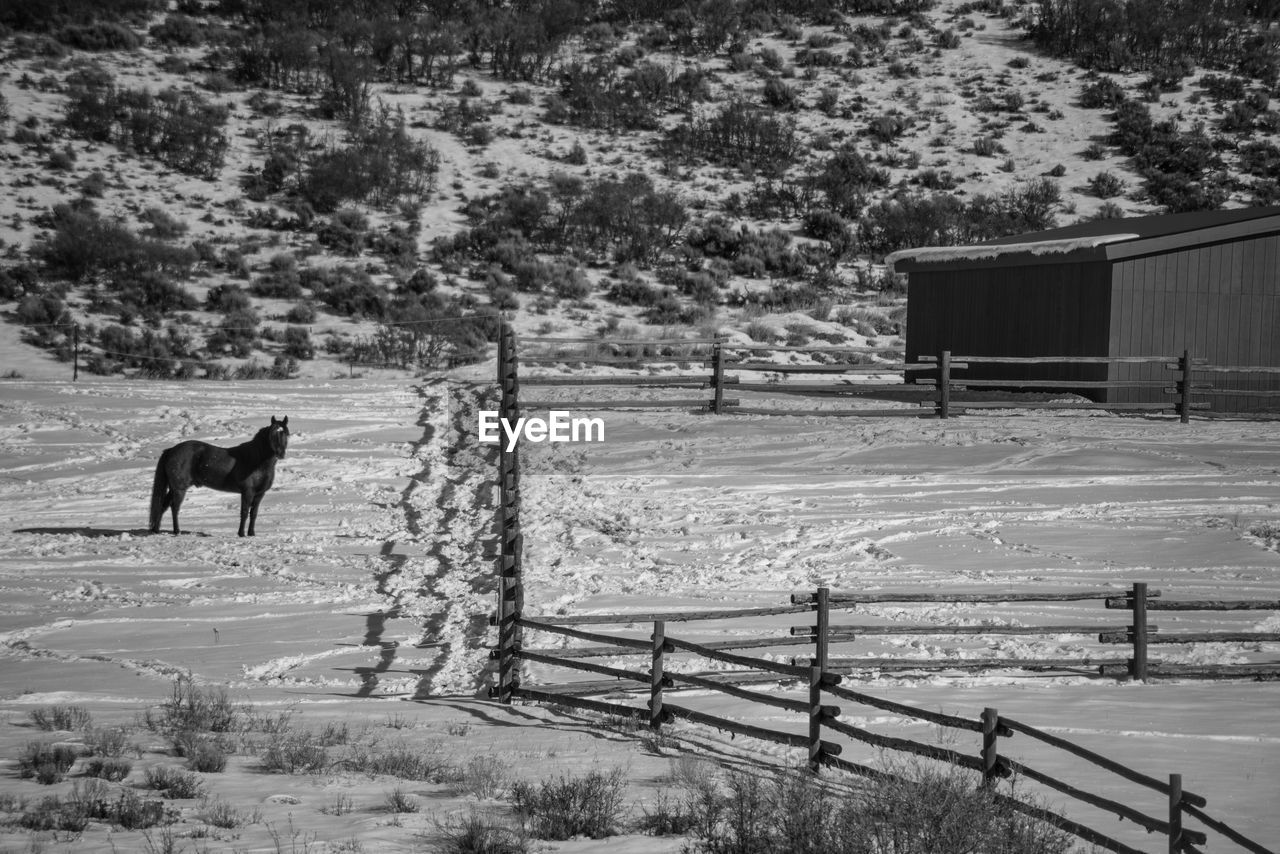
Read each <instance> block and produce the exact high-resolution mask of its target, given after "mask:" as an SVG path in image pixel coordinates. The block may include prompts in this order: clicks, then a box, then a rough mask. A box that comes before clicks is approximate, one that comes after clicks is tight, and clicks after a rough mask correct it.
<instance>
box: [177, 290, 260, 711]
mask: <svg viewBox="0 0 1280 854" xmlns="http://www.w3.org/2000/svg"><path fill="white" fill-rule="evenodd" d="M257 344H258V315H257V314H256V313H255V312H254V311H252V310H251V309H236V310H234V311H229V312H227V314H226V315H224V316H223V318H222V323H221V324H219V326H218V328H217V329H216V330H215V331H214V332H213V334H212V335H210V336H209V338H208V347H209V350H210V352H219V351H229V352H230V354H231V355H232V356H234V357H236V358H237V359H243V358H245V357H246V356H248V355H249V354H250V353H252V352H253V350H254V348H255V347H256V346H257ZM222 691H223V694H222V699H223V700H225V699H226V689H222ZM205 711H208V712H209V713H211V714H212V715H215V716H216V715H219V714H221V713H222V712H223V711H226V712H228V713H230V714H232V715H233V718H232V720H233V721H234V716H235V715H236V714H237V713H236V712H235V711H234V707H231V706H230V705H229V704H228V706H227V707H226V709H219V708H210V709H207V710H206V709H200V710H197V711H196V712H195V713H196V714H197V715H199V714H203V713H204V712H205ZM228 726H234V723H231V724H228ZM183 729H193V730H203V729H211V728H210V727H201V726H191V727H184V728H183ZM213 731H214V732H225V731H226V730H223V729H216V730H213Z"/></svg>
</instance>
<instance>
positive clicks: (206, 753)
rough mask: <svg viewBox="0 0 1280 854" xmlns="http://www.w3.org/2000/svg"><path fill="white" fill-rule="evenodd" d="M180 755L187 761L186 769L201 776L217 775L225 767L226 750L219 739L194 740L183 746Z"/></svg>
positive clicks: (204, 738)
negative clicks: (197, 772)
mask: <svg viewBox="0 0 1280 854" xmlns="http://www.w3.org/2000/svg"><path fill="white" fill-rule="evenodd" d="M181 755H182V756H185V757H186V759H187V767H188V768H190V769H191V770H192V771H199V772H200V773H202V774H217V773H220V772H222V771H224V770H226V767H227V750H226V747H225V745H224V744H223V742H222V741H221V740H220V739H217V738H208V737H203V738H196V739H193V740H191V741H190V742H189V743H187V744H184V745H183V747H182V750H181Z"/></svg>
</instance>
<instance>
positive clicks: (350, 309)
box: [300, 266, 390, 319]
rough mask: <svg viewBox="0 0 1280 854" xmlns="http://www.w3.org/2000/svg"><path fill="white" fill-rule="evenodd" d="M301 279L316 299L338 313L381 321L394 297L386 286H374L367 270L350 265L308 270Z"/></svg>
mask: <svg viewBox="0 0 1280 854" xmlns="http://www.w3.org/2000/svg"><path fill="white" fill-rule="evenodd" d="M300 277H301V280H302V284H303V286H304V287H307V288H309V289H310V290H311V294H312V296H314V297H315V298H316V299H317V300H319V301H320V302H321V303H323V304H324V305H327V306H328V307H329V308H330V309H332V310H333V311H334V312H336V313H337V314H341V315H345V316H349V317H350V316H355V317H371V318H375V319H381V318H382V317H384V316H385V315H386V313H387V307H388V305H389V304H390V297H389V294H388V293H387V289H386V287H384V286H383V285H379V284H376V283H374V281H373V279H372V278H370V277H369V274H368V273H366V272H365V271H364V270H360V269H356V268H354V267H347V266H337V267H332V268H329V269H316V268H307V269H304V270H302V271H301V273H300Z"/></svg>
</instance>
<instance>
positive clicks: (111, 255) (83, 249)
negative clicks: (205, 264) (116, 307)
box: [32, 204, 196, 281]
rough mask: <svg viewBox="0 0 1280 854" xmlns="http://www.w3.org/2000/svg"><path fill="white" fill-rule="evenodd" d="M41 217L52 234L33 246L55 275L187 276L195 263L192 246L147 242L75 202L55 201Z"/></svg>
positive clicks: (77, 277) (79, 278) (74, 277)
mask: <svg viewBox="0 0 1280 854" xmlns="http://www.w3.org/2000/svg"><path fill="white" fill-rule="evenodd" d="M42 219H43V223H42V224H45V225H47V226H48V227H49V228H51V229H52V233H51V234H49V235H47V236H46V237H44V238H42V239H41V240H40V241H38V242H37V243H36V244H35V245H34V246H33V247H32V255H33V256H34V257H35V258H36V259H38V260H39V261H41V262H42V263H43V265H44V267H45V273H46V274H47V275H49V276H51V277H54V278H65V279H71V280H72V281H86V280H88V279H92V278H95V277H98V276H106V277H109V278H118V279H124V278H128V277H133V276H138V275H140V274H142V273H144V272H149V273H157V274H163V275H165V276H185V275H187V274H188V273H190V271H191V268H192V267H193V266H194V265H195V262H196V255H195V253H194V252H193V251H192V250H190V249H179V248H175V247H172V246H168V245H166V244H164V243H161V242H159V241H154V240H145V239H143V238H140V237H138V235H136V234H134V233H133V232H132V231H130V230H129V229H128V228H126V227H125V226H124V225H123V224H122V223H120V222H119V221H116V220H108V219H104V218H102V217H100V216H98V214H97V213H95V212H93V211H91V210H87V209H84V208H80V207H76V206H74V205H68V204H60V205H56V206H55V207H54V208H53V210H52V211H50V212H49V213H48V214H47V215H46V216H45V217H43V218H42Z"/></svg>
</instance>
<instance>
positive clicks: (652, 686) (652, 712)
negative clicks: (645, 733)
mask: <svg viewBox="0 0 1280 854" xmlns="http://www.w3.org/2000/svg"><path fill="white" fill-rule="evenodd" d="M666 646H667V623H666V621H665V620H654V622H653V664H652V666H651V667H650V669H649V726H650V727H652V728H653V729H661V728H662V678H663V677H662V671H663V668H662V654H663V652H664V651H665V650H666Z"/></svg>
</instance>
